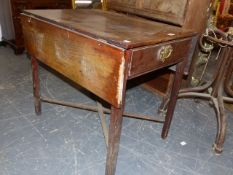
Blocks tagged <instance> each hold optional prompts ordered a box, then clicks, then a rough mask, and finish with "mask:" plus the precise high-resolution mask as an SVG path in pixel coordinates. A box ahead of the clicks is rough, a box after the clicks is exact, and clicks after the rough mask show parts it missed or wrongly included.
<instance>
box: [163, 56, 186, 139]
mask: <svg viewBox="0 0 233 175" xmlns="http://www.w3.org/2000/svg"><path fill="white" fill-rule="evenodd" d="M186 61H187V60H185V61H183V62H181V63H179V64H178V65H177V66H176V72H175V78H174V82H173V85H172V88H171V97H170V100H169V102H168V108H167V114H166V118H165V123H164V125H163V129H162V134H161V136H162V138H163V139H165V138H166V137H167V135H168V131H169V129H170V125H171V121H172V117H173V113H174V110H175V106H176V101H177V96H178V93H179V90H180V86H181V81H182V78H183V73H184V68H185V66H186V63H187V62H186Z"/></svg>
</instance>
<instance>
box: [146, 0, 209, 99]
mask: <svg viewBox="0 0 233 175" xmlns="http://www.w3.org/2000/svg"><path fill="white" fill-rule="evenodd" d="M210 2H211V0H189V2H188V4H187V9H186V13H185V17H184V22H183V25H182V26H181V27H182V28H183V29H192V30H193V31H195V32H197V33H198V34H202V33H203V32H204V30H205V28H206V25H207V20H208V17H209V12H210V9H209V8H210V7H209V6H210ZM198 52H199V49H198V47H197V48H196V51H195V53H194V55H193V59H192V60H190V63H189V64H190V69H189V70H188V78H187V83H186V85H187V84H190V82H191V79H192V74H193V72H194V70H195V62H196V59H197V57H198ZM161 73H162V74H163V76H161V77H157V78H156V79H155V80H153V82H154V83H151V82H150V83H149V84H146V86H147V87H148V86H149V88H150V89H151V90H152V91H155V92H158V91H159V94H161V95H162V96H167V95H168V92H169V87H168V86H166V85H169V83H168V82H169V81H170V77H171V75H172V76H174V72H173V71H170V70H167V71H166V72H161ZM161 84H163V87H164V88H162V89H161V86H160V85H161Z"/></svg>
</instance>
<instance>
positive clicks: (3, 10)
mask: <svg viewBox="0 0 233 175" xmlns="http://www.w3.org/2000/svg"><path fill="white" fill-rule="evenodd" d="M0 25H1V29H0V38H2V37H4V38H5V39H7V40H11V39H13V38H14V28H13V22H12V15H11V6H10V0H1V5H0Z"/></svg>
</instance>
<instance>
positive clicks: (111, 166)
mask: <svg viewBox="0 0 233 175" xmlns="http://www.w3.org/2000/svg"><path fill="white" fill-rule="evenodd" d="M123 110H124V108H119V109H117V108H115V107H112V109H111V118H110V125H109V141H108V151H107V159H106V168H105V175H114V174H115V171H116V164H117V155H118V150H119V144H120V136H121V128H122V121H123V117H122V113H123Z"/></svg>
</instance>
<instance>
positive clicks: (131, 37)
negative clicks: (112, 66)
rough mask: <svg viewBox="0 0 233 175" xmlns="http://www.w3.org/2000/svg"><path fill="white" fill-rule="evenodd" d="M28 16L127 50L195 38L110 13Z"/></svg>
mask: <svg viewBox="0 0 233 175" xmlns="http://www.w3.org/2000/svg"><path fill="white" fill-rule="evenodd" d="M25 13H26V14H27V15H30V16H32V17H34V18H39V19H42V20H45V21H48V22H50V23H52V24H55V25H59V26H63V27H65V28H67V29H70V30H72V31H76V32H79V33H82V34H85V35H87V36H90V37H93V38H96V39H98V40H102V41H103V42H106V43H109V44H114V45H116V46H117V47H122V48H125V49H129V48H135V47H141V46H147V45H153V44H157V43H161V42H165V41H170V40H174V39H179V38H185V37H188V36H192V35H193V31H191V30H187V29H186V30H185V29H182V28H180V27H176V26H172V25H167V24H163V23H161V22H155V21H150V20H146V19H143V18H139V17H135V16H134V17H133V16H127V15H125V14H119V13H115V12H110V11H109V12H107V11H105V12H103V11H101V10H86V9H79V10H26V11H25Z"/></svg>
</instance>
